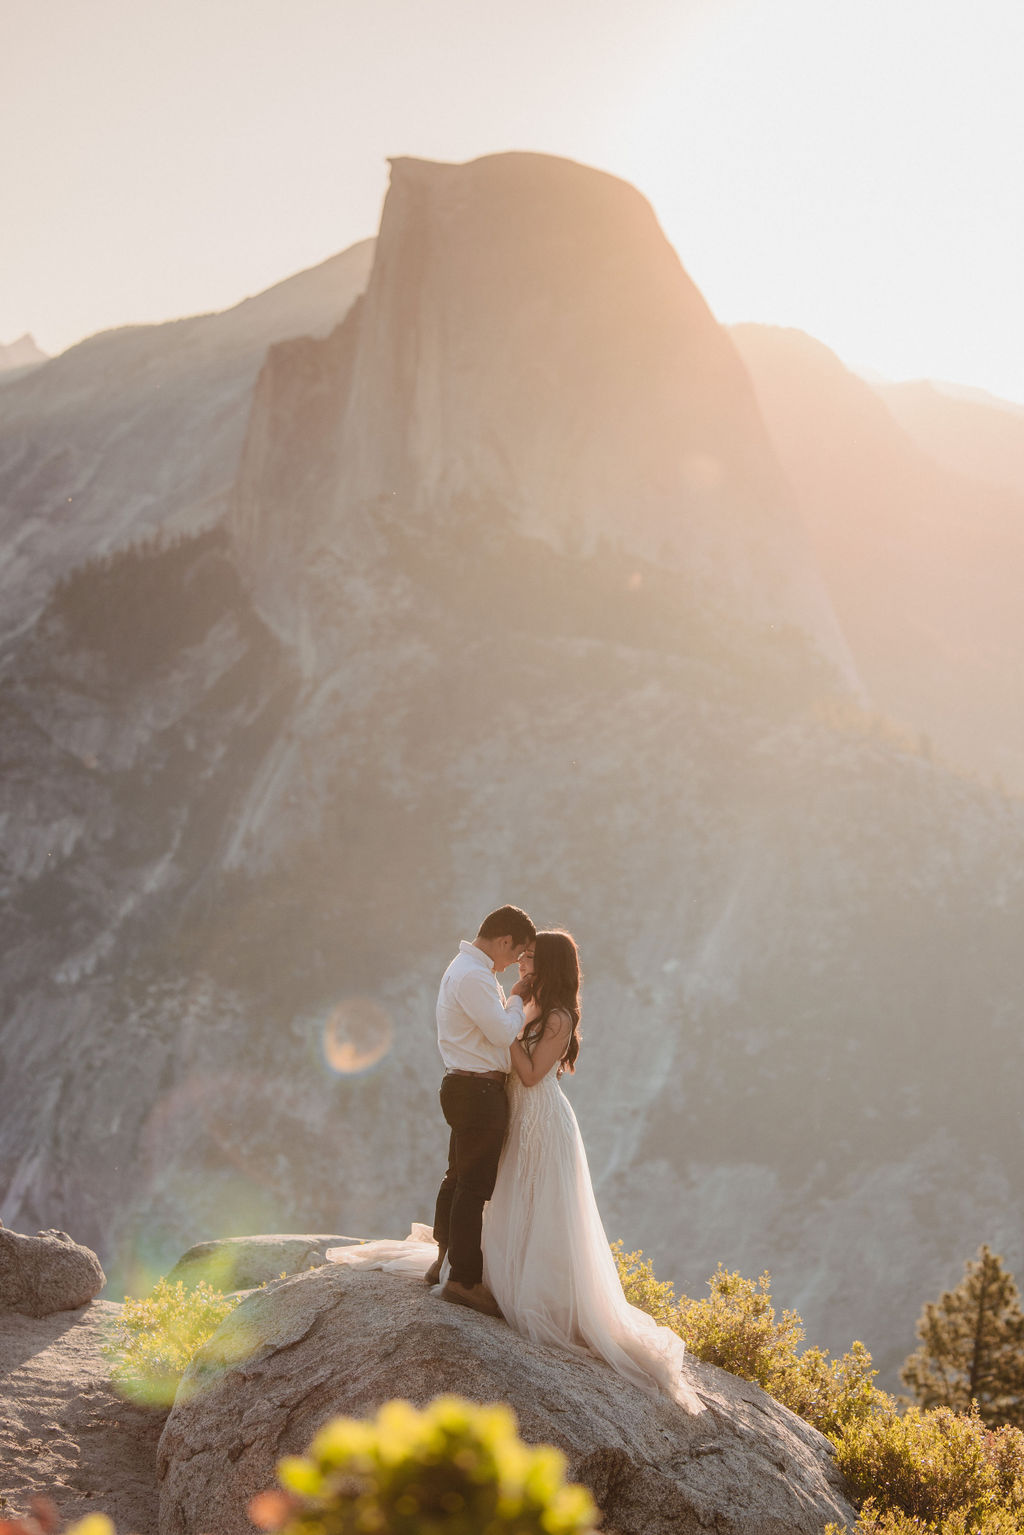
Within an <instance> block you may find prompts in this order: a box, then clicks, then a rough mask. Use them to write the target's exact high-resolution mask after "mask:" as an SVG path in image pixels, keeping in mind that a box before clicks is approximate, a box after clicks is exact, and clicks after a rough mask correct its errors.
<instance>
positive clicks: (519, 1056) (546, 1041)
mask: <svg viewBox="0 0 1024 1535" xmlns="http://www.w3.org/2000/svg"><path fill="white" fill-rule="evenodd" d="M571 1033H572V1019H571V1017H570V1016H569V1014H568V1013H567V1012H565V1011H563V1009H562V1008H556V1009H555V1011H554V1012H553V1013H549V1014H548V1018H547V1021H546V1023H545V1024H544V1033H543V1034H542V1035H541V1037H540V1039H538V1041H537V1043H536V1044H535V1045H534V1047H533V1055H532V1056H530V1055H528V1054H527V1053H526V1050H525V1049H524V1048H523V1046H522V1044H521V1043H520V1042H519V1040H518V1039H514V1040H513V1041H512V1046H511V1053H512V1070H513V1071H514V1072H515V1074H516V1076H517V1077H518V1078H519V1080H520V1082H522V1084H523V1086H524V1087H536V1085H537V1083H538V1082H539V1081H540V1080H541V1078H542V1077H546V1076H547V1074H548V1072H549V1071H550V1070H551V1068H552V1066H554V1065H556V1064H557V1062H558V1061H560V1060H561V1059H562V1056H563V1055H564V1054H565V1047H566V1045H567V1044H568V1043H569V1036H570V1034H571Z"/></svg>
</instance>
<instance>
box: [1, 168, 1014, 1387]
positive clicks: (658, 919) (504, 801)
mask: <svg viewBox="0 0 1024 1535" xmlns="http://www.w3.org/2000/svg"><path fill="white" fill-rule="evenodd" d="M256 302H258V301H256ZM58 361H59V359H58ZM53 366H55V364H47V365H46V368H45V369H44V370H43V371H42V373H41V375H40V377H45V374H46V372H48V371H49V370H50V368H52V367H53ZM115 387H119V388H121V389H122V390H123V393H122V398H128V389H127V385H125V384H124V383H123V382H122V381H120V380H119V375H117V374H116V372H114V371H111V372H110V373H108V374H106V375H104V376H103V378H102V380H98V379H97V378H96V376H95V375H94V376H92V377H91V381H90V384H89V388H88V389H86V388H85V387H84V385H83V394H82V399H81V402H80V407H79V408H80V410H81V411H82V412H83V415H84V416H86V415H88V412H89V401H90V398H91V394H90V391H96V390H97V389H100V390H101V394H102V395H103V397H104V398H106V394H105V391H111V390H114V389H115ZM2 398H3V396H2V393H0V400H2ZM250 401H251V408H250V411H249V417H248V422H247V425H246V427H245V436H244V446H243V448H242V452H241V457H240V461H239V465H238V472H237V476H236V481H235V485H234V488H233V491H232V493H231V496H230V500H229V503H228V504H227V505H226V506H225V503H224V501H218V502H217V504H216V506H215V507H213V508H211V511H210V515H209V519H208V524H204V521H203V519H201V518H199V517H198V516H195V517H193V518H192V521H191V522H189V521H187V520H186V519H185V515H184V508H185V503H184V502H183V501H179V502H177V503H175V504H180V505H181V506H182V508H183V511H182V516H181V517H180V518H179V519H178V520H177V521H175V520H174V519H172V518H168V519H166V520H165V523H164V527H165V531H164V533H163V534H162V536H160V537H155V536H154V537H151V538H148V539H147V540H145V541H142V542H136V543H135V544H133V545H132V546H131V547H124V543H123V538H124V536H126V530H122V532H121V533H119V535H118V536H119V537H121V538H122V543H121V545H119V546H115V547H113V548H112V549H111V550H110V551H109V552H107V553H104V554H99V553H96V552H93V553H92V554H91V556H90V558H89V559H88V560H87V561H86V562H85V563H84V564H78V565H77V566H75V567H74V568H70V569H68V570H67V572H66V574H65V575H64V576H63V577H62V578H61V579H60V581H59V582H57V583H56V584H55V585H54V584H51V585H50V587H49V588H48V595H46V596H45V597H44V598H43V599H42V602H43V605H42V607H41V609H40V610H39V611H38V612H37V613H36V614H35V616H34V617H33V616H31V615H30V616H28V617H26V618H25V619H24V621H23V626H22V629H21V631H20V633H18V634H17V635H11V636H10V637H9V638H8V640H7V642H6V644H5V645H4V647H3V649H2V651H0V766H2V772H0V877H2V887H0V888H2V890H3V895H4V901H3V904H2V906H0V924H2V926H0V939H2V943H3V953H4V956H5V959H4V965H3V968H2V970H0V1006H2V1011H0V1019H2V1020H3V1022H2V1024H0V1029H2V1042H3V1049H2V1052H0V1063H2V1064H0V1072H2V1076H0V1104H2V1115H0V1170H2V1175H0V1216H2V1218H3V1220H4V1221H5V1222H6V1224H7V1225H9V1226H15V1227H17V1226H20V1227H23V1228H26V1227H27V1228H32V1229H34V1227H35V1226H49V1225H58V1226H64V1227H66V1228H68V1229H70V1230H71V1231H72V1233H73V1234H74V1235H75V1237H76V1238H77V1239H78V1240H80V1241H84V1242H88V1243H89V1245H90V1246H93V1247H94V1248H95V1249H96V1250H97V1251H98V1252H99V1254H100V1257H101V1259H102V1261H103V1264H104V1267H105V1269H106V1271H107V1273H108V1274H111V1275H112V1276H113V1277H112V1286H113V1290H114V1293H122V1290H123V1288H124V1287H129V1286H130V1287H132V1288H137V1287H138V1286H139V1285H140V1284H142V1283H143V1282H144V1280H145V1277H146V1276H147V1275H148V1276H152V1274H153V1273H154V1272H166V1270H167V1268H169V1266H170V1264H171V1263H172V1262H173V1261H174V1260H175V1259H176V1258H177V1256H178V1255H179V1253H180V1252H181V1251H182V1250H183V1249H184V1248H185V1247H187V1246H190V1245H191V1244H192V1243H193V1242H195V1241H199V1240H202V1239H205V1238H210V1237H215V1236H220V1235H231V1234H244V1233H246V1232H252V1231H260V1230H263V1231H278V1230H299V1231H301V1230H322V1231H338V1232H344V1231H349V1232H353V1231H358V1232H361V1233H364V1234H366V1235H370V1236H372V1235H378V1234H379V1235H387V1234H393V1233H394V1232H396V1231H400V1230H402V1229H403V1223H406V1222H408V1221H409V1220H411V1219H424V1218H425V1219H428V1220H429V1218H430V1212H431V1209H432V1205H433V1198H434V1194H435V1192H436V1185H437V1182H438V1180H439V1177H440V1174H441V1172H442V1171H443V1168H442V1165H441V1164H442V1161H443V1155H444V1147H445V1144H446V1137H445V1134H444V1127H443V1123H442V1121H441V1119H440V1115H439V1111H438V1108H437V1097H436V1094H437V1085H438V1073H439V1067H438V1061H437V1053H436V1043H435V1034H434V1022H433V1006H434V999H435V995H436V985H437V980H438V977H439V975H440V973H441V971H442V969H443V967H444V965H445V964H446V963H447V961H448V959H449V958H450V956H451V954H452V952H454V949H455V946H456V944H457V940H458V938H459V937H461V936H464V935H466V934H467V933H471V932H472V931H473V930H474V928H475V925H476V923H478V922H479V920H480V918H481V917H482V915H483V914H484V913H486V912H487V911H488V910H489V909H491V908H492V907H494V906H497V905H498V904H500V903H501V902H503V901H508V900H511V901H514V902H516V903H517V904H521V905H524V906H525V907H526V908H527V909H528V910H530V911H531V912H532V914H533V915H534V917H535V918H536V919H537V920H538V922H539V923H541V924H556V923H564V924H565V925H567V926H569V927H570V928H571V929H572V931H573V932H574V933H575V934H576V936H577V937H578V939H579V941H580V944H581V948H582V954H583V963H584V968H585V971H586V981H585V991H584V1020H583V1033H584V1046H583V1053H582V1057H581V1061H580V1069H579V1071H578V1073H577V1075H576V1077H575V1078H572V1079H570V1080H568V1081H567V1082H566V1090H567V1092H568V1093H569V1094H570V1095H571V1097H572V1098H573V1101H574V1104H575V1106H576V1109H577V1112H578V1114H579V1117H580V1121H581V1125H582V1128H583V1132H584V1135H585V1138H586V1141H587V1146H588V1152H589V1155H590V1160H591V1167H592V1171H593V1174H594V1178H595V1184H596V1188H597V1192H598V1198H599V1201H600V1204H601V1208H602V1212H603V1214H604V1217H605V1220H606V1224H607V1227H608V1230H609V1234H610V1235H611V1236H622V1237H623V1239H624V1240H625V1241H626V1244H627V1247H628V1248H635V1247H643V1248H644V1249H645V1251H646V1252H647V1253H648V1255H649V1256H650V1257H651V1258H652V1259H653V1261H654V1263H655V1266H656V1269H657V1271H658V1272H659V1274H661V1275H663V1276H665V1277H671V1278H673V1279H674V1280H675V1281H676V1282H677V1284H678V1285H679V1287H680V1288H681V1289H685V1290H687V1291H688V1292H689V1293H691V1294H693V1293H700V1291H701V1289H702V1286H703V1283H704V1280H705V1279H706V1278H707V1276H708V1275H709V1274H710V1273H711V1272H712V1271H713V1270H714V1268H715V1266H716V1264H717V1263H718V1262H719V1261H720V1260H721V1261H722V1262H724V1263H725V1264H726V1265H727V1266H728V1267H729V1268H730V1269H733V1268H735V1269H740V1270H742V1271H744V1272H745V1273H748V1274H749V1273H754V1274H756V1273H759V1272H760V1271H761V1270H762V1269H763V1268H769V1269H770V1270H771V1271H772V1274H773V1276H774V1286H773V1291H774V1295H775V1299H776V1302H777V1304H779V1305H785V1306H794V1307H796V1308H797V1309H798V1310H800V1312H801V1313H802V1314H803V1316H804V1318H805V1321H806V1322H807V1326H808V1334H809V1337H810V1338H811V1340H812V1341H816V1342H821V1343H824V1344H828V1345H829V1346H831V1347H833V1348H844V1347H845V1346H846V1345H847V1344H848V1343H849V1341H850V1339H851V1338H852V1337H854V1336H860V1337H863V1338H865V1339H866V1340H867V1342H868V1343H869V1344H870V1345H871V1346H872V1347H873V1348H874V1350H875V1351H876V1355H877V1356H878V1358H879V1360H880V1362H881V1363H882V1365H883V1367H884V1369H885V1371H886V1372H887V1375H886V1379H887V1380H888V1381H889V1382H890V1383H894V1369H895V1365H896V1364H897V1363H898V1362H899V1361H900V1360H901V1359H902V1358H903V1357H904V1356H905V1354H906V1353H907V1352H909V1350H910V1348H911V1347H912V1345H913V1342H914V1322H915V1320H916V1317H917V1315H918V1313H919V1311H920V1307H921V1303H922V1300H923V1299H924V1298H925V1297H926V1296H928V1295H931V1294H933V1293H935V1292H936V1286H939V1287H941V1285H942V1284H944V1283H948V1282H949V1281H950V1280H951V1279H953V1278H955V1276H956V1275H957V1274H958V1273H959V1271H960V1269H961V1267H962V1263H963V1259H964V1256H965V1254H968V1253H970V1252H972V1251H974V1250H975V1248H976V1247H977V1245H978V1243H979V1241H981V1240H982V1239H987V1240H989V1241H991V1242H992V1243H993V1244H994V1245H995V1246H997V1247H999V1248H1000V1250H1002V1251H1003V1252H1004V1254H1005V1255H1006V1258H1007V1262H1008V1263H1009V1264H1010V1266H1011V1268H1012V1267H1014V1266H1019V1263H1020V1260H1021V1258H1022V1257H1024V1253H1022V1251H1021V1248H1020V1234H1019V1230H1018V1226H1017V1223H1016V1218H1015V1211H1016V1209H1017V1208H1018V1205H1019V1199H1020V1196H1021V1192H1022V1191H1021V1188H1020V1182H1021V1174H1020V1172H1019V1169H1020V1168H1021V1167H1022V1166H1024V1157H1022V1155H1021V1152H1022V1146H1021V1134H1022V1131H1021V1124H1020V1116H1019V1104H1018V1101H1017V1099H1018V1094H1017V1090H1016V1083H1017V1080H1018V1075H1019V1069H1020V1055H1021V1050H1022V1044H1021V1040H1022V1037H1024V1036H1022V1032H1021V1030H1020V1027H1019V1023H1020V997H1021V995H1022V992H1024V987H1022V982H1024V957H1022V954H1021V949H1020V944H1019V933H1020V928H1021V921H1022V917H1024V881H1022V879H1021V875H1020V870H1021V869H1022V868H1024V810H1022V807H1021V804H1020V802H1019V801H1017V800H1014V799H1012V798H1009V797H1007V796H1006V795H1004V794H1001V793H999V792H997V791H996V790H994V789H992V788H990V787H987V786H985V785H984V784H982V783H981V782H979V781H977V780H976V779H974V778H971V777H966V776H963V775H959V774H957V773H954V772H952V771H951V770H949V769H948V768H947V767H945V766H943V765H942V763H941V762H940V761H938V760H936V758H935V756H934V754H932V755H929V754H928V753H927V752H926V751H924V750H922V748H921V744H920V742H919V740H918V736H917V734H916V733H908V732H903V733H900V732H898V731H896V730H895V729H894V728H893V727H892V726H891V725H890V724H889V723H888V722H887V721H886V720H885V719H884V718H882V717H881V716H880V715H879V714H878V713H877V711H875V710H873V709H872V708H871V707H870V706H869V704H867V703H866V702H865V698H864V694H863V691H862V689H863V679H862V676H861V669H860V662H859V657H856V663H855V664H851V662H850V659H849V657H850V653H851V650H853V653H854V655H855V656H856V651H855V649H854V647H852V646H849V645H848V644H847V637H846V635H845V634H844V633H843V628H842V622H841V621H839V620H837V618H836V610H837V607H838V603H837V602H836V600H835V597H834V594H833V592H832V591H831V590H830V584H829V578H828V573H826V572H825V571H824V569H823V565H822V561H821V559H820V558H819V557H818V556H817V554H816V552H815V545H814V542H813V539H812V538H811V537H810V536H809V535H808V532H807V530H806V527H805V525H804V523H803V520H802V519H803V515H804V510H805V509H804V506H803V504H802V502H801V501H800V499H799V498H798V495H797V493H796V491H795V490H794V489H793V488H792V486H791V484H790V482H789V481H788V480H787V476H786V474H785V472H784V470H783V468H782V467H781V466H780V463H779V461H778V458H777V456H776V453H775V451H774V449H773V446H772V442H771V439H770V438H769V435H768V431H767V428H766V426H765V422H764V420H763V418H762V415H761V412H760V410H759V408H758V404H757V399H756V396H755V393H754V389H753V386H752V384H751V381H750V378H749V375H748V373H747V371H746V370H745V368H744V366H743V365H742V363H741V361H740V357H739V354H738V352H737V349H736V346H735V343H734V342H733V340H731V339H730V337H729V336H728V335H727V334H726V333H725V332H724V331H723V330H721V328H719V327H718V326H717V325H716V324H715V322H714V320H713V318H712V317H711V315H710V314H709V313H708V311H707V308H706V306H705V305H704V303H703V300H702V299H701V297H700V295H699V294H698V293H697V291H696V290H695V289H694V287H693V285H692V283H691V282H690V280H689V279H688V277H687V276H686V273H685V272H684V270H683V268H682V267H681V266H680V264H679V262H678V259H677V258H676V257H675V255H674V254H673V253H672V252H671V250H670V248H669V247H668V246H667V245H666V243H665V241H664V237H663V236H662V234H661V232H660V230H659V229H658V226H657V222H656V220H655V218H654V216H653V214H652V213H651V210H650V209H649V208H648V206H647V205H646V204H645V203H644V201H643V199H642V198H640V197H639V195H638V194H637V193H636V192H635V191H633V190H632V189H631V188H629V187H626V186H624V184H623V183H621V182H618V181H616V180H614V179H613V178H611V177H608V176H606V175H603V174H601V173H599V172H596V171H591V170H589V169H587V168H585V167H581V166H577V165H573V164H570V163H569V162H564V161H554V160H550V159H548V158H547V157H543V156H534V155H522V156H520V155H513V156H495V157H489V158H487V159H484V160H481V161H477V162H474V163H472V164H470V165H467V166H441V165H438V166H435V165H430V164H427V163H425V162H421V161H414V162H410V161H398V162H396V163H395V165H394V167H393V175H392V185H391V188H390V190H389V193H388V197H387V201H386V204H385V208H384V214H383V219H382V224H381V231H380V235H379V238H378V241H377V244H376V247H375V251H374V259H373V268H372V272H371V275H370V279H369V282H368V284H367V285H366V289H365V293H364V295H363V297H362V298H361V299H358V300H357V301H356V302H354V303H353V304H352V305H351V307H350V308H349V309H348V310H347V312H346V313H345V315H344V318H342V319H341V320H340V323H339V324H337V325H335V327H334V328H333V329H331V330H329V331H327V332H326V333H323V334H320V335H319V336H312V335H309V334H306V335H296V336H295V337H293V338H291V339H287V340H282V341H280V342H278V343H277V344H275V345H273V346H272V347H271V348H270V349H269V351H268V353H267V354H266V356H265V359H264V362H263V365H262V367H261V368H260V370H259V375H258V378H257V379H256V382H255V385H254V387H253V389H252V392H251V397H250ZM876 403H877V402H876ZM68 408H69V409H70V406H69V407H68ZM878 409H880V410H881V409H882V407H881V406H880V405H879V406H878ZM201 419H205V420H206V421H207V423H208V424H209V422H210V421H211V419H213V420H215V417H211V413H210V411H209V410H208V409H207V410H206V414H205V417H200V416H197V417H196V420H197V421H201ZM27 430H28V417H27V416H26V431H27ZM205 430H206V429H205V428H204V431H205ZM894 430H895V428H894ZM195 431H196V435H195V436H194V437H191V438H189V439H188V441H187V442H186V441H184V440H182V439H178V440H177V444H176V446H177V454H176V455H174V454H173V453H172V451H171V447H170V446H168V449H167V455H168V456H167V459H166V462H171V461H172V459H174V460H175V461H178V462H180V461H182V460H185V462H186V463H187V462H190V461H191V459H192V458H193V457H196V458H201V457H202V455H203V454H204V453H205V452H206V451H207V450H206V448H205V446H204V444H205V442H206V438H205V436H204V435H203V433H202V432H200V427H199V425H197V426H196V429H195ZM119 442H120V439H119V438H116V437H115V438H114V441H113V447H112V450H111V453H110V455H109V456H108V455H104V454H98V455H97V457H96V459H95V474H94V483H95V485H96V491H95V494H96V496H97V498H100V497H101V496H102V498H103V499H104V501H105V503H106V504H107V505H108V507H111V508H116V507H117V506H118V505H119V499H118V496H119V493H118V486H119V483H120V476H121V475H122V473H123V472H124V471H123V468H122V464H123V461H122V460H121V458H120V456H119V454H118V452H117V451H115V450H116V449H117V447H118V444H119ZM149 451H150V444H149V440H148V439H147V438H145V437H144V438H142V439H141V440H140V444H139V453H140V456H141V455H143V454H144V453H148V452H149ZM140 461H141V460H140ZM97 504H99V500H97ZM166 504H168V505H170V503H169V502H168V503H166ZM111 515H113V514H111ZM115 520H116V519H115ZM102 525H103V524H102V519H101V518H100V517H99V514H98V513H97V517H96V521H95V523H94V527H95V528H96V530H97V538H96V541H95V542H96V543H97V544H98V543H99V537H98V531H99V529H100V528H101V527H102ZM119 526H120V525H119ZM58 544H59V541H57V540H56V539H55V544H54V547H57V546H58ZM47 557H49V554H48V556H47ZM68 562H69V565H70V564H72V563H73V560H72V557H71V556H68Z"/></svg>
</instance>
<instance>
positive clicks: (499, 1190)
mask: <svg viewBox="0 0 1024 1535" xmlns="http://www.w3.org/2000/svg"><path fill="white" fill-rule="evenodd" d="M519 974H520V979H526V978H527V977H530V978H531V979H532V987H531V996H530V1001H529V1002H528V1003H527V1006H526V1009H525V1011H524V1014H523V1032H522V1034H521V1035H520V1037H519V1039H518V1040H516V1041H515V1043H514V1044H513V1045H512V1068H513V1070H512V1075H511V1078H510V1081H509V1089H508V1091H509V1125H508V1134H507V1136H506V1139H505V1145H504V1149H503V1150H502V1154H501V1162H500V1163H499V1166H498V1177H497V1182H496V1183H495V1187H494V1193H493V1194H492V1196H491V1199H490V1203H489V1204H488V1206H487V1208H486V1210H485V1213H484V1227H483V1255H484V1282H485V1284H487V1286H488V1287H489V1289H490V1290H491V1292H492V1294H493V1295H494V1297H495V1299H496V1300H497V1302H498V1305H499V1306H500V1307H501V1310H502V1312H503V1314H504V1316H505V1319H506V1321H507V1322H508V1323H509V1325H510V1326H511V1327H513V1328H515V1330H516V1332H519V1333H522V1334H523V1336H524V1337H527V1338H531V1339H533V1340H534V1341H535V1342H537V1343H547V1344H556V1345H558V1346H559V1347H561V1348H570V1349H581V1350H590V1352H592V1353H594V1354H597V1355H599V1357H600V1358H602V1359H605V1360H607V1362H608V1363H609V1364H610V1365H611V1366H612V1368H613V1369H614V1370H616V1371H617V1372H618V1373H619V1374H620V1375H622V1376H624V1377H625V1378H626V1379H627V1380H631V1381H632V1382H633V1383H634V1385H637V1386H640V1387H641V1388H643V1389H645V1390H648V1391H650V1390H653V1389H660V1390H661V1391H663V1392H665V1394H666V1395H668V1396H671V1397H672V1398H673V1400H674V1401H676V1402H678V1403H679V1404H680V1406H682V1407H685V1408H686V1409H687V1411H689V1412H700V1411H702V1410H703V1409H702V1404H701V1403H700V1401H699V1399H698V1398H697V1397H696V1396H695V1395H694V1393H693V1392H692V1391H691V1390H690V1388H689V1387H688V1386H687V1385H686V1384H685V1383H684V1382H683V1380H682V1379H681V1375H680V1369H681V1364H682V1359H683V1355H684V1352H685V1349H684V1345H683V1343H682V1340H681V1339H680V1338H679V1337H677V1335H676V1334H675V1333H674V1332H672V1331H671V1329H670V1328H668V1327H659V1326H658V1325H657V1323H655V1322H654V1321H653V1320H652V1318H651V1317H649V1316H648V1315H647V1313H646V1312H644V1311H640V1310H638V1309H637V1308H636V1307H635V1306H631V1305H630V1304H629V1302H628V1301H627V1300H626V1298H625V1296H624V1295H623V1293H622V1285H621V1284H620V1282H619V1275H618V1270H617V1269H616V1266H615V1260H614V1258H613V1257H612V1254H611V1249H610V1248H609V1245H608V1238H607V1236H606V1235H605V1231H604V1227H603V1225H602V1224H601V1217H600V1215H599V1213H598V1209H597V1203H596V1201H595V1199H594V1191H593V1187H592V1185H591V1181H590V1169H589V1167H588V1165H587V1154H586V1151H585V1150H584V1147H583V1141H582V1138H581V1136H580V1132H579V1126H578V1125H577V1123H576V1116H575V1115H574V1114H573V1111H572V1108H571V1107H570V1104H569V1101H568V1099H567V1098H566V1097H565V1095H564V1093H563V1092H562V1089H561V1087H560V1086H559V1078H560V1077H561V1076H562V1073H563V1071H570V1072H572V1071H574V1070H575V1066H576V1060H577V1058H578V1056H579V1051H580V1033H579V1026H580V963H579V952H578V950H577V948H576V944H575V942H574V940H573V939H572V937H571V936H570V935H569V934H568V933H565V932H558V931H550V932H541V933H538V934H537V937H536V941H535V942H534V943H533V944H531V945H530V946H529V947H528V948H527V949H526V950H525V952H524V953H523V955H522V958H521V959H520V961H519Z"/></svg>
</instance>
